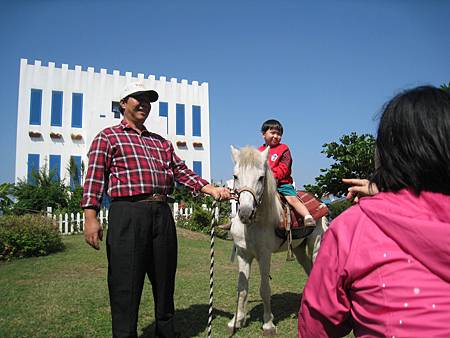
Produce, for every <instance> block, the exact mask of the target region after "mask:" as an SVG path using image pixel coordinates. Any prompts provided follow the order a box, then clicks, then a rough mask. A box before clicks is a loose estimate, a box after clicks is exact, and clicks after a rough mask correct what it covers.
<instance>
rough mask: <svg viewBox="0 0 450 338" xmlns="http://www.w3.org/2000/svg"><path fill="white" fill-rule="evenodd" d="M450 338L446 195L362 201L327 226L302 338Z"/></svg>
mask: <svg viewBox="0 0 450 338" xmlns="http://www.w3.org/2000/svg"><path fill="white" fill-rule="evenodd" d="M352 329H353V330H354V334H355V336H356V337H374V336H376V337H392V338H393V337H396V338H399V337H443V338H444V337H445V338H449V337H450V196H447V195H442V194H437V193H430V192H423V193H422V194H420V196H416V195H414V194H413V193H412V192H410V191H408V190H406V189H405V190H401V191H400V192H397V193H379V194H377V195H376V196H373V197H367V198H363V199H362V200H361V201H360V203H359V204H358V205H355V206H353V207H352V208H350V209H349V210H347V211H346V212H344V213H343V214H342V215H340V216H339V217H338V218H336V219H335V220H334V221H333V222H332V223H331V226H330V228H329V229H328V231H327V232H326V234H325V236H324V239H323V241H322V244H321V248H320V251H319V254H318V256H317V259H316V262H315V264H314V266H313V269H312V271H311V275H310V277H309V279H308V282H307V283H306V286H305V289H304V292H303V297H302V302H301V307H300V312H299V316H298V333H299V337H304V338H308V337H314V338H317V337H339V336H345V335H346V334H348V333H349V332H350V331H351V330H352Z"/></svg>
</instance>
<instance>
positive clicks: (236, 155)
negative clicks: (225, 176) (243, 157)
mask: <svg viewBox="0 0 450 338" xmlns="http://www.w3.org/2000/svg"><path fill="white" fill-rule="evenodd" d="M230 148H231V157H232V158H233V161H234V163H236V162H237V161H238V159H239V150H238V149H236V148H235V147H233V145H230Z"/></svg>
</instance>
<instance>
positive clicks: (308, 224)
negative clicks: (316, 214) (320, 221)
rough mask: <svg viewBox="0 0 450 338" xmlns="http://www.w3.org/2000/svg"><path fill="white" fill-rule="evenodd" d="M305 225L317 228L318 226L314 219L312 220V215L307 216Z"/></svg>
mask: <svg viewBox="0 0 450 338" xmlns="http://www.w3.org/2000/svg"><path fill="white" fill-rule="evenodd" d="M303 224H304V225H305V227H315V226H316V222H315V221H314V218H312V216H311V215H306V216H305V219H304V221H303Z"/></svg>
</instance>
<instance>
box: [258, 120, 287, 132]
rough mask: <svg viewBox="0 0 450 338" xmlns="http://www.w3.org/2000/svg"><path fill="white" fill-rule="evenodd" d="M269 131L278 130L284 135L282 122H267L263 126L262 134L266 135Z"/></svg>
mask: <svg viewBox="0 0 450 338" xmlns="http://www.w3.org/2000/svg"><path fill="white" fill-rule="evenodd" d="M269 129H276V130H278V131H279V132H280V134H281V135H283V126H282V125H281V123H280V121H277V120H267V121H266V122H264V123H263V125H262V126H261V133H265V132H266V131H268V130H269Z"/></svg>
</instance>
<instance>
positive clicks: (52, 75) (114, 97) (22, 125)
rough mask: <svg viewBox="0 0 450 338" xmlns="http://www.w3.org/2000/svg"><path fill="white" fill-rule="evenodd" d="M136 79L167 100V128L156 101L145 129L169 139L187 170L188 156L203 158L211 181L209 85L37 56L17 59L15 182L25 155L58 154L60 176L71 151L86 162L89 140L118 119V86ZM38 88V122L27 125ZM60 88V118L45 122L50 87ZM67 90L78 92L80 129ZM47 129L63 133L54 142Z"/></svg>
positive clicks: (23, 166) (23, 172)
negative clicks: (197, 124)
mask: <svg viewBox="0 0 450 338" xmlns="http://www.w3.org/2000/svg"><path fill="white" fill-rule="evenodd" d="M138 79H140V80H141V81H143V82H144V83H146V85H147V86H149V87H150V88H153V89H155V90H156V91H157V92H158V93H159V101H164V102H168V106H169V117H168V120H169V121H168V129H169V130H168V133H167V132H166V131H167V130H166V129H167V127H166V126H167V121H166V118H165V117H160V116H159V103H158V102H156V103H155V104H153V105H152V111H151V113H150V116H149V118H148V119H147V121H146V123H145V125H146V127H147V129H149V130H150V131H153V132H156V133H158V134H160V135H161V136H163V137H165V138H167V139H169V140H171V141H172V143H173V145H174V148H175V151H176V153H177V154H178V155H179V156H180V157H181V158H182V159H183V160H185V161H186V164H187V165H188V166H189V167H190V168H191V169H192V163H193V161H194V160H195V161H201V162H202V176H203V178H205V179H207V180H210V179H211V172H210V142H209V96H208V95H209V94H208V84H207V83H202V84H201V85H199V84H198V82H197V81H193V82H192V83H191V84H189V83H188V81H187V80H181V82H178V80H177V79H176V78H172V79H170V81H167V80H166V78H165V77H164V76H161V77H160V78H159V79H158V80H157V79H156V78H155V76H154V75H149V76H148V77H145V76H144V74H141V73H139V74H137V76H133V74H132V73H131V72H125V74H123V75H121V74H120V71H118V70H114V71H112V74H108V71H107V70H106V69H103V68H102V69H100V71H98V72H96V71H95V70H94V68H92V67H88V68H87V69H86V70H82V67H81V66H75V67H74V69H69V66H68V65H66V64H63V65H62V66H61V68H59V67H55V64H54V63H53V62H49V63H48V65H47V66H44V65H42V63H41V61H34V64H28V60H27V59H21V60H20V81H19V100H18V114H17V146H16V174H15V177H16V181H17V179H18V178H26V176H27V168H28V166H27V160H28V154H30V153H33V154H40V166H42V165H43V164H44V159H45V158H47V160H48V157H49V155H50V154H52V155H61V176H62V177H66V178H67V182H68V177H67V176H68V175H67V172H66V170H65V168H66V167H67V164H68V162H69V159H70V156H81V157H82V160H83V161H84V162H85V164H87V152H88V150H89V146H90V144H91V142H92V139H93V138H94V137H95V135H96V134H97V133H98V132H99V131H100V130H101V129H103V128H105V127H108V126H112V125H116V124H118V123H119V122H120V119H115V118H114V113H113V112H111V104H112V101H119V96H120V93H121V91H122V89H123V87H124V86H125V85H126V84H127V83H129V82H133V81H136V80H138ZM32 88H35V89H41V90H42V110H41V124H40V125H38V126H37V125H30V123H29V118H30V97H31V89H32ZM53 90H58V91H62V92H63V117H62V127H54V126H50V116H51V97H52V91H53ZM72 93H82V94H83V123H82V125H83V128H72V127H71V123H72ZM177 103H181V104H184V105H185V136H177V135H175V131H176V120H175V117H176V111H175V106H176V104H177ZM192 105H198V106H200V107H201V127H202V133H201V135H202V136H201V137H194V136H192ZM100 115H105V116H106V117H100ZM30 131H38V132H40V133H41V134H42V138H41V139H36V138H31V137H30V136H29V132H30ZM50 132H57V133H60V134H62V135H63V139H62V140H60V141H55V140H52V139H51V138H50ZM72 133H75V134H81V135H82V136H83V139H82V140H81V141H74V140H72V138H71V134H72ZM177 141H186V144H187V149H184V148H179V147H177ZM193 142H201V143H202V144H203V148H201V149H194V147H193Z"/></svg>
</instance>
